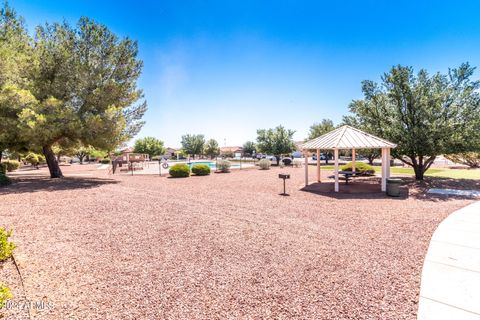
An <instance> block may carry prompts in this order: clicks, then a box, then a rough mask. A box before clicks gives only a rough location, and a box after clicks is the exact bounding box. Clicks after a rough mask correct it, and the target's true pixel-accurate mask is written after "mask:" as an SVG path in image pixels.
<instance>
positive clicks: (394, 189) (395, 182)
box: [387, 178, 402, 197]
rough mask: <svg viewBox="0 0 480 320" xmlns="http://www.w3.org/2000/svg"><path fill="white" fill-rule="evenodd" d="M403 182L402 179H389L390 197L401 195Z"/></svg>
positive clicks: (388, 189)
mask: <svg viewBox="0 0 480 320" xmlns="http://www.w3.org/2000/svg"><path fill="white" fill-rule="evenodd" d="M401 183H402V180H401V179H398V178H388V179H387V195H389V196H390V197H399V196H400V184H401Z"/></svg>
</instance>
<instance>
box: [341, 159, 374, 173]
mask: <svg viewBox="0 0 480 320" xmlns="http://www.w3.org/2000/svg"><path fill="white" fill-rule="evenodd" d="M340 170H342V171H351V170H352V163H351V162H349V163H347V164H346V165H344V166H342V167H341V168H340ZM355 172H359V173H365V174H374V173H375V169H373V167H372V166H371V165H369V164H367V163H364V162H355Z"/></svg>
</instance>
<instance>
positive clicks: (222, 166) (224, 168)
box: [217, 160, 231, 172]
mask: <svg viewBox="0 0 480 320" xmlns="http://www.w3.org/2000/svg"><path fill="white" fill-rule="evenodd" d="M230 165H231V163H230V161H228V160H218V161H217V172H230Z"/></svg>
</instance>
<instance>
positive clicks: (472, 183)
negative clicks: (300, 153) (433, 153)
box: [301, 177, 480, 202]
mask: <svg viewBox="0 0 480 320" xmlns="http://www.w3.org/2000/svg"><path fill="white" fill-rule="evenodd" d="M400 179H402V185H401V187H400V196H399V197H389V196H387V195H386V194H385V193H384V192H382V191H381V188H380V180H379V179H370V180H363V181H354V182H352V183H349V184H348V185H346V184H345V183H344V182H342V183H340V188H339V189H340V191H339V192H334V184H333V182H323V183H312V184H310V185H308V186H307V187H304V188H302V189H301V190H302V191H305V192H309V193H314V194H318V195H321V196H325V197H330V198H334V199H391V200H394V201H399V200H406V199H408V198H413V199H416V200H422V201H434V202H436V201H450V200H465V199H475V198H472V197H467V196H456V195H441V194H431V193H427V192H428V190H429V189H432V188H439V189H456V190H478V191H480V180H474V179H452V178H442V177H425V180H423V181H416V180H415V178H413V177H400Z"/></svg>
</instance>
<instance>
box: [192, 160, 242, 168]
mask: <svg viewBox="0 0 480 320" xmlns="http://www.w3.org/2000/svg"><path fill="white" fill-rule="evenodd" d="M187 164H188V165H189V166H190V168H191V167H192V166H193V165H196V164H206V165H207V166H209V168H210V169H216V162H215V161H196V162H190V163H187ZM238 167H240V164H236V163H232V164H231V165H230V168H238Z"/></svg>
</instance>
